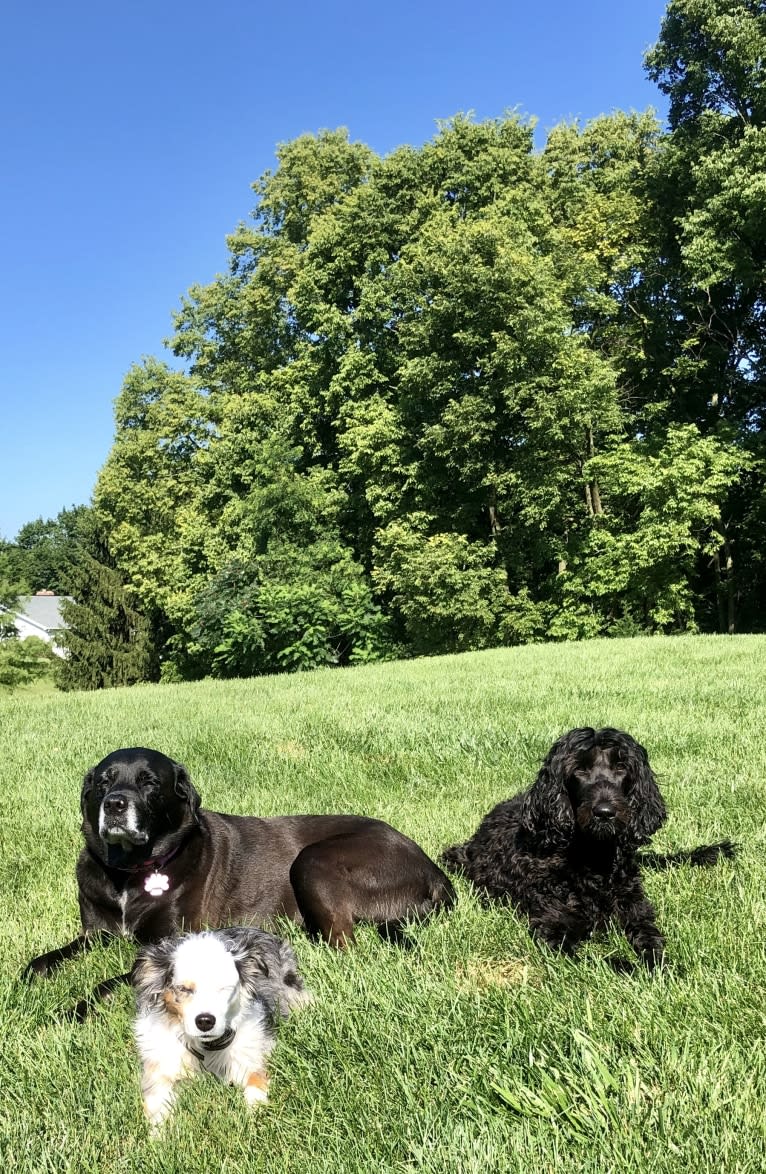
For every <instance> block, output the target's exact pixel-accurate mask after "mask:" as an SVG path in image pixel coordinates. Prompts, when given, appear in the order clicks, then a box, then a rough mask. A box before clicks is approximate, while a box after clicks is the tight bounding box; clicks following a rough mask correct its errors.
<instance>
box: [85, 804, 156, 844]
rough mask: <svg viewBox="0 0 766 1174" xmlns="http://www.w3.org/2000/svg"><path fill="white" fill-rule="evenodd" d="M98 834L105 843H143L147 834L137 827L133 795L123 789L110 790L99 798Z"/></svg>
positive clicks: (146, 838) (147, 837) (145, 841)
mask: <svg viewBox="0 0 766 1174" xmlns="http://www.w3.org/2000/svg"><path fill="white" fill-rule="evenodd" d="M98 834H99V836H100V837H101V839H102V840H103V841H104V842H105V843H107V844H145V843H147V841H148V839H149V835H148V833H147V832H145V831H144V830H143V829H142V828H141V827H139V823H138V818H137V811H136V803H135V799H134V797H133V796H132V795H131V794H130V793H128V792H125V791H110V792H109V794H108V795H105V796H104V798H103V799H102V800H101V810H100V811H99V816H98Z"/></svg>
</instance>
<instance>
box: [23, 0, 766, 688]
mask: <svg viewBox="0 0 766 1174" xmlns="http://www.w3.org/2000/svg"><path fill="white" fill-rule="evenodd" d="M764 58H766V5H764V4H763V3H761V2H756V0H671V3H670V5H669V7H668V10H667V13H666V16H665V19H664V22H663V24H662V28H661V31H660V37H659V40H658V43H657V45H656V46H655V47H654V48H653V49H652V50H651V51H650V53H649V54H648V56H647V69H648V72H649V75H650V76H651V77H652V78H653V79H654V80H655V81H656V82H657V84H658V85H659V87H660V88H661V89H662V90H663V91H664V92H665V93H666V94H667V95H668V97H669V100H670V120H669V121H670V125H669V128H668V130H667V131H663V129H662V128H661V127H660V125H659V124H658V122H657V120H656V118H655V117H654V115H653V114H652V113H651V112H648V113H644V114H640V113H629V114H628V113H621V112H616V113H614V114H612V115H610V116H606V117H602V118H599V119H596V120H594V121H592V122H589V123H587V124H586V125H584V126H581V125H579V124H576V123H570V124H564V125H561V126H559V127H556V128H554V129H553V130H552V131H551V132H550V133H549V134H548V136H547V140H546V142H545V144H544V146H543V147H542V148H540V149H537V148H536V147H535V144H534V133H533V132H534V126H533V124H532V123H531V122H529V121H525V120H523V119H521V118H519V117H517V116H515V115H508V116H506V117H503V118H500V119H494V120H489V121H486V122H477V121H475V120H474V119H472V118H471V117H468V116H463V115H460V116H457V117H455V118H454V119H452V120H450V121H449V122H446V123H444V124H442V125H440V126H439V129H438V133H437V134H436V135H435V137H434V138H433V140H432V141H430V142H428V143H426V144H424V145H423V146H422V147H418V148H416V147H402V148H400V149H398V150H396V151H394V152H392V153H391V154H390V155H387V156H385V157H380V156H378V155H376V154H375V153H374V152H373V151H371V150H370V149H369V148H368V147H366V146H364V145H363V144H360V143H355V142H352V141H350V140H349V137H348V135H347V133H346V132H345V131H343V130H326V131H321V132H319V133H317V134H315V135H303V136H301V137H300V138H298V139H296V140H294V141H292V142H289V143H285V144H282V145H281V146H280V147H279V149H278V152H277V166H276V168H275V169H274V170H273V171H272V172H267V173H266V174H265V175H264V176H263V177H262V178H261V179H260V180H259V181H258V182H257V183H256V184H255V185H254V190H255V195H256V206H255V209H254V212H253V215H252V217H251V219H250V220H249V221H248V222H247V223H242V224H240V225H239V226H238V227H237V229H236V230H235V231H234V233H233V234H232V235H231V236H230V238H229V240H228V248H229V266H228V271H227V272H226V273H225V274H223V275H222V276H220V277H218V278H217V279H216V280H215V281H213V282H212V283H210V284H208V285H204V286H202V285H200V286H195V287H194V288H192V289H191V290H190V291H189V293H188V295H187V296H186V298H185V299H184V300H183V303H182V306H181V308H180V310H179V311H178V313H177V314H176V317H175V332H174V335H173V337H172V339H171V340H170V345H171V349H172V351H173V353H174V354H175V356H176V358H177V360H179V361H180V362H181V363H182V364H183V369H182V370H178V369H174V368H172V367H171V366H170V365H168V364H167V363H163V362H160V361H158V360H156V359H153V358H150V359H146V360H144V361H143V362H142V363H140V364H138V365H136V366H135V367H133V368H132V369H131V371H130V372H129V373H128V375H127V377H126V379H125V383H124V386H123V389H122V391H121V393H120V395H119V397H118V399H117V404H116V434H115V439H114V444H113V447H112V450H111V452H110V454H109V457H108V459H107V462H106V464H105V466H104V468H103V470H102V471H101V474H100V476H99V479H98V483H97V485H96V489H95V494H94V503H93V508H94V517H95V520H96V524H97V526H98V530H99V533H100V534H102V535H103V536H104V544H105V546H104V556H103V557H104V560H105V561H104V564H103V565H105V566H106V567H107V569H109V570H110V573H111V574H112V575H113V576H116V579H115V580H114V582H113V586H112V587H109V586H107V585H106V583H105V585H104V591H105V592H106V593H107V594H109V592H112V593H114V591H115V590H117V587H116V586H114V583H117V582H118V583H119V592H121V593H123V592H124V597H125V601H126V607H127V608H128V612H126V615H128V614H130V615H131V616H133V619H132V620H131V621H130V622H128V623H127V629H126V630H130V631H131V632H133V633H134V635H135V634H136V633H137V632H138V631H139V628H140V629H141V632H142V633H143V634H142V636H141V641H143V642H144V643H143V644H142V647H144V645H145V647H144V652H143V653H142V654H141V655H140V656H139V658H138V662H136V663H138V664H139V665H140V666H142V667H141V668H140V669H139V670H136V669H135V665H134V668H133V669H132V670H131V671H132V672H134V671H140V672H143V673H144V674H146V675H156V674H158V673H161V674H162V675H163V676H164V677H165V678H169V679H172V678H176V677H189V676H198V675H204V674H210V673H212V674H218V675H238V674H251V673H258V672H268V671H277V670H284V669H295V668H303V667H309V666H313V665H319V664H347V663H352V662H355V661H359V660H364V659H369V658H376V657H381V656H392V655H406V654H422V653H436V652H446V651H459V650H462V649H468V648H480V647H487V646H491V645H496V644H501V643H517V642H523V641H529V640H542V639H572V638H578V637H582V636H593V635H599V634H631V633H637V632H656V633H666V632H680V631H695V630H700V629H702V630H719V631H724V632H726V631H734V630H736V629H738V628H749V629H754V628H758V627H760V626H762V622H763V620H762V610H761V603H762V597H763V588H764V579H765V578H766V563H765V562H764V559H765V558H766V554H765V553H764V552H766V532H765V531H766V500H765V497H764V448H763V426H764V340H765V333H764V331H765V320H764V307H765V306H766V296H764V261H765V260H766V253H765V250H766V210H765V209H766V198H765V197H766V188H765V187H764V175H765V174H766V167H764V163H765V162H766V157H765V155H764V149H765V147H766V127H765V126H764V115H765V114H766V100H765V99H764V81H763V69H762V63H763V60H764ZM32 537H33V535H31V534H29V535H26V536H25V540H27V539H31V538H32ZM92 581H93V580H92ZM137 617H140V623H139V619H138V618H137ZM147 642H148V643H147ZM72 655H73V656H76V652H75V647H74V645H72ZM102 683H103V681H102Z"/></svg>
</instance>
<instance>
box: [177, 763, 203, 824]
mask: <svg viewBox="0 0 766 1174" xmlns="http://www.w3.org/2000/svg"><path fill="white" fill-rule="evenodd" d="M173 769H174V770H175V774H176V777H175V789H176V794H177V795H181V797H182V798H183V799H185V800H186V804H187V806H188V808H189V812H190V814H191V817H192V819H193V820H194V822H195V823H199V817H198V815H197V813H198V811H199V807H200V803H201V802H202V800H201V799H200V797H199V795H198V794H197V792H196V790H195V789H194V787H193V786H192V781H191V779H190V778H189V772H188V771H187V769H186V767H185V766H181V763H180V762H174V763H173Z"/></svg>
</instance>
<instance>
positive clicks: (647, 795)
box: [624, 738, 667, 844]
mask: <svg viewBox="0 0 766 1174" xmlns="http://www.w3.org/2000/svg"><path fill="white" fill-rule="evenodd" d="M624 761H625V762H626V765H627V767H628V772H629V775H630V779H631V783H632V786H631V789H630V793H629V796H628V802H629V805H630V831H631V833H632V835H633V837H634V839H635V841H636V843H637V844H646V843H647V842H648V841H649V840H650V839H651V838H652V836H653V835H654V833H655V832H656V831H657V830H658V829H659V828H661V827H662V825H663V824H664V822H665V820H666V819H667V811H666V810H665V804H664V802H663V799H662V795H661V794H660V789H659V787H658V786H657V781H656V779H655V777H654V773H653V771H652V768H651V767H650V766H649V756H648V754H647V753H646V751H645V750H644V748H643V746H639V744H638V742H635V741H634V740H633V739H632V738H631V739H630V740H629V741H628V743H627V745H626V747H625V750H624Z"/></svg>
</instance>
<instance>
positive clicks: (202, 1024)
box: [194, 1013, 215, 1031]
mask: <svg viewBox="0 0 766 1174" xmlns="http://www.w3.org/2000/svg"><path fill="white" fill-rule="evenodd" d="M194 1022H195V1023H196V1024H197V1027H198V1028H199V1029H200V1031H212V1030H213V1028H214V1027H215V1015H208V1014H207V1013H203V1014H202V1015H197V1016H195V1019H194Z"/></svg>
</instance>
